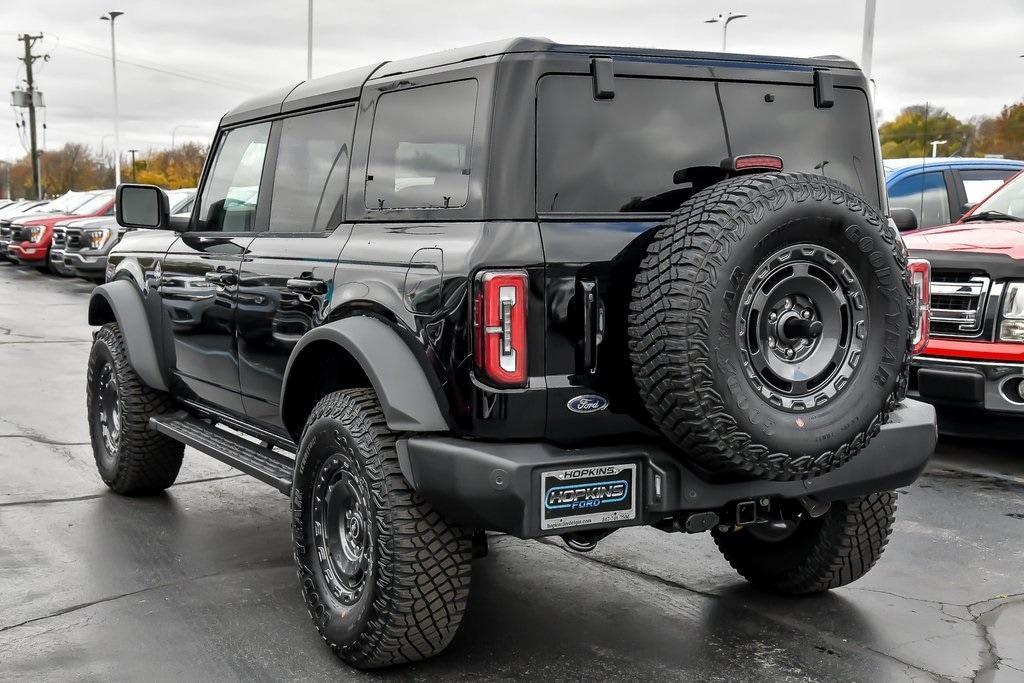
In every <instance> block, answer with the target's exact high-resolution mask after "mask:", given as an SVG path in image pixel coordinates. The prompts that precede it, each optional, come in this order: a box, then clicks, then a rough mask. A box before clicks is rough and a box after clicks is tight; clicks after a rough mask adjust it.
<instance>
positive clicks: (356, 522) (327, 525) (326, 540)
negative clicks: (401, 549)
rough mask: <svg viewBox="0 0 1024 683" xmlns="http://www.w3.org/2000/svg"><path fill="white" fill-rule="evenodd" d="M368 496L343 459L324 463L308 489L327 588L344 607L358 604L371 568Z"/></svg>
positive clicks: (362, 483) (332, 457) (344, 458)
mask: <svg viewBox="0 0 1024 683" xmlns="http://www.w3.org/2000/svg"><path fill="white" fill-rule="evenodd" d="M369 498H370V496H369V491H367V488H366V484H365V482H364V481H363V480H362V477H360V476H359V475H358V474H357V473H355V472H354V471H353V470H352V466H351V463H350V462H349V461H348V458H347V457H345V456H343V455H341V454H336V455H333V456H331V457H330V458H328V459H327V461H326V462H324V464H323V465H322V466H321V468H320V472H319V473H318V474H317V479H316V484H315V485H314V487H313V525H314V537H315V538H314V541H315V544H316V546H317V548H316V550H317V560H318V562H319V564H320V570H321V572H322V573H323V576H324V579H325V581H326V583H327V586H328V588H329V589H330V591H331V593H332V594H333V595H334V597H335V598H336V599H337V600H338V601H340V602H341V603H342V604H345V605H352V604H355V603H356V602H358V600H359V598H360V596H361V595H362V592H363V590H364V589H365V587H366V582H367V579H368V577H369V574H370V568H371V566H372V557H373V550H372V547H371V546H372V529H371V518H370V505H369Z"/></svg>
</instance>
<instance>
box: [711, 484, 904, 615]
mask: <svg viewBox="0 0 1024 683" xmlns="http://www.w3.org/2000/svg"><path fill="white" fill-rule="evenodd" d="M895 514H896V493H895V492H894V491H883V492H880V493H872V494H871V495H868V496H863V497H860V498H850V499H848V500H841V501H836V502H833V503H832V505H831V506H830V507H829V509H828V511H827V512H826V513H825V514H823V515H822V516H821V517H818V518H817V519H813V518H804V519H802V520H800V521H794V522H789V523H788V525H778V526H767V525H765V526H761V525H751V526H747V527H743V528H740V529H739V530H736V531H726V532H722V531H719V530H717V529H716V530H714V531H712V535H713V536H714V538H715V543H716V544H717V545H718V549H719V550H721V551H722V555H724V556H725V559H726V560H728V561H729V564H730V565H732V567H733V568H734V569H735V570H736V571H738V572H739V573H740V575H741V576H743V577H744V578H745V579H747V580H748V581H750V582H751V583H752V584H754V585H756V586H758V587H760V588H764V589H766V590H769V591H772V592H776V593H786V594H791V595H800V594H805V593H818V592H821V591H826V590H829V589H832V588H838V587H840V586H845V585H846V584H848V583H851V582H853V581H856V580H857V579H859V578H860V577H862V576H864V575H865V574H866V573H867V572H868V570H869V569H871V567H873V566H874V564H875V562H877V561H878V558H879V557H881V555H882V551H883V550H884V549H885V544H886V543H887V542H888V541H889V535H890V534H891V533H892V525H893V522H894V521H895Z"/></svg>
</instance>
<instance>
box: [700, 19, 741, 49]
mask: <svg viewBox="0 0 1024 683" xmlns="http://www.w3.org/2000/svg"><path fill="white" fill-rule="evenodd" d="M746 16H749V15H746V14H733V13H732V12H729V13H728V14H719V15H718V16H717V17H711V18H710V19H708V20H706V21H705V22H704V23H705V24H721V25H722V52H725V45H726V37H727V34H728V32H729V22H730V21H733V20H735V19H742V18H744V17H746Z"/></svg>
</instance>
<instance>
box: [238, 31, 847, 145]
mask: <svg viewBox="0 0 1024 683" xmlns="http://www.w3.org/2000/svg"><path fill="white" fill-rule="evenodd" d="M523 53H560V54H585V55H588V56H612V57H615V56H621V57H626V58H633V59H651V60H659V61H661V60H668V61H673V60H678V61H689V62H694V61H697V62H717V63H719V64H720V65H721V66H730V65H735V66H746V65H754V64H756V65H760V66H777V67H783V68H784V67H787V66H788V67H800V68H804V69H811V68H814V67H818V68H829V69H857V68H858V67H857V65H856V64H855V63H853V62H852V61H850V60H848V59H845V58H842V57H837V56H834V55H827V56H821V57H811V58H801V57H779V56H770V55H748V54H733V53H721V52H696V51H692V50H665V49H659V48H648V47H614V46H598V45H571V44H564V43H556V42H554V41H552V40H549V39H547V38H510V39H506V40H497V41H493V42H489V43H480V44H478V45H470V46H467V47H460V48H455V49H452V50H443V51H441V52H434V53H431V54H426V55H421V56H418V57H410V58H407V59H400V60H396V61H391V62H381V63H379V64H372V65H368V66H364V67H360V68H357V69H350V70H348V71H342V72H339V73H335V74H331V75H329V76H322V77H320V78H314V79H312V80H309V81H299V82H297V83H293V84H292V85H289V86H285V87H283V88H277V89H275V90H272V91H270V92H267V93H263V94H260V95H257V96H255V97H252V98H250V99H248V100H245V101H244V102H242V103H240V104H239V105H238V106H236V107H235V108H233V109H231V110H230V111H229V112H228V113H227V114H225V115H224V117H223V118H222V119H221V124H222V125H231V124H235V123H240V122H242V121H248V120H252V119H257V118H263V117H266V116H275V115H277V114H281V113H284V112H289V111H297V110H300V109H307V108H312V107H316V106H322V105H326V104H331V103H334V102H342V101H345V100H348V99H355V98H357V97H359V92H360V90H361V89H362V87H363V85H364V84H365V83H366V82H367V81H368V80H370V79H371V78H389V77H393V76H397V75H400V74H406V73H412V72H415V71H421V70H424V69H432V68H437V67H443V66H448V65H452V64H457V63H462V62H469V61H472V60H476V59H484V58H487V57H498V56H502V55H510V54H523Z"/></svg>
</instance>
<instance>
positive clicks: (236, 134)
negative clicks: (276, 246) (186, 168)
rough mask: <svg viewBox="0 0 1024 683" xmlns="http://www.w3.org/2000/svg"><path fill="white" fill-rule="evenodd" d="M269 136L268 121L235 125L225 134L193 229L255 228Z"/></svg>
mask: <svg viewBox="0 0 1024 683" xmlns="http://www.w3.org/2000/svg"><path fill="white" fill-rule="evenodd" d="M269 136H270V124H269V123H258V124H256V125H252V126H244V127H242V128H235V129H233V130H230V131H228V132H227V133H226V134H225V135H224V138H223V139H222V140H221V144H220V146H219V147H218V149H217V159H216V160H215V161H214V163H213V169H212V170H211V172H210V175H209V179H208V180H207V181H206V186H205V187H204V188H203V199H202V201H201V202H200V205H199V206H200V211H199V220H198V222H197V223H196V227H195V230H197V231H201V232H246V231H249V230H253V229H254V225H253V224H254V222H255V220H256V204H257V201H258V199H259V191H260V178H262V177H263V159H264V157H266V154H267V139H268V137H269Z"/></svg>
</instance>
